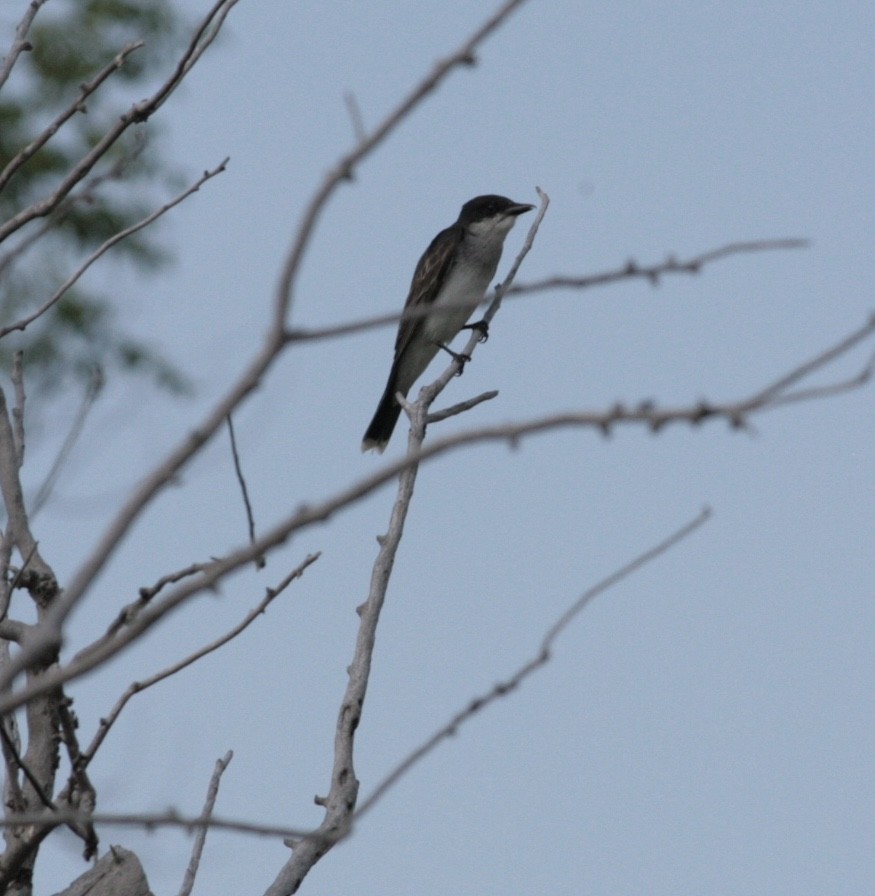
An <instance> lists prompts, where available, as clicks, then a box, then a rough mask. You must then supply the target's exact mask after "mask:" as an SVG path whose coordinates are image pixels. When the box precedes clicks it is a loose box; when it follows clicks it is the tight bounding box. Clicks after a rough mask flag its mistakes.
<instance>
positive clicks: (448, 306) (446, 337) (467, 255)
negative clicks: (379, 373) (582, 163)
mask: <svg viewBox="0 0 875 896" xmlns="http://www.w3.org/2000/svg"><path fill="white" fill-rule="evenodd" d="M533 208H534V206H532V205H527V204H526V203H523V202H513V201H512V200H510V199H507V198H506V197H504V196H493V195H487V196H477V197H475V198H474V199H471V200H469V201H468V202H466V203H465V204H464V205H463V206H462V210H461V211H460V212H459V217H458V218H457V219H456V222H455V223H454V224H452V225H450V226H449V227H447V228H446V229H445V230H442V231H441V232H440V233H439V234H438V235H437V236H436V237H435V238H434V239H433V240H432V241H431V244H430V245H429V247H428V248H427V249H426V250H425V252H424V253H423V255H422V258H420V259H419V262H418V263H417V265H416V270H415V271H414V272H413V281H412V282H411V284H410V293H409V295H408V296H407V301H406V302H405V303H404V311H405V312H408V311H410V310H413V309H426V308H431V309H433V310H432V311H431V312H430V313H429V314H427V315H425V316H423V317H419V316H417V317H410V318H404V319H402V320H401V323H400V324H399V326H398V336H397V337H396V339H395V359H394V360H393V362H392V369H391V370H390V371H389V380H388V382H387V383H386V389H385V391H384V392H383V397H382V398H381V399H380V403H379V405H378V406H377V411H376V413H375V414H374V419H373V420H371V425H370V426H369V427H368V429H367V432H366V433H365V437H364V439H363V441H362V451H368V450H370V449H371V448H376V450H377V451H379V452H382V451H383V449H384V448H385V447H386V445H387V444H388V442H389V438H390V437H391V435H392V431H393V430H394V429H395V424H396V423H397V422H398V416H399V415H400V413H401V405H399V404H398V401H397V399H396V398H395V395H396V393H398V392H400V393H401V394H402V395H405V396H406V395H407V393H408V391H409V390H410V387H411V386H412V385H413V384H414V383H415V382H416V380H417V379H418V378H419V377H420V376H421V374H422V373H423V372H424V371H425V368H426V367H428V365H429V364H430V363H431V360H432V358H434V356H435V355H436V354H437V352H438V349H440V348H446V349H447V351H450V350H449V349H448V348H447V345H446V344H447V343H448V342H450V341H451V340H452V339H453V338H454V337H455V336H456V334H457V333H458V332H459V330H461V329H462V327H463V326H464V325H465V324H466V323H467V321H468V318H469V317H470V316H471V315H472V314H473V313H474V309H475V308H476V307H477V306H478V305H479V304H480V302H481V301H482V300H483V296H484V294H485V292H486V290H487V289H488V288H489V284H490V283H491V282H492V278H493V277H494V276H495V271H496V269H497V268H498V262H499V260H500V258H501V250H502V249H503V248H504V238H505V237H506V236H507V235H508V233H509V232H510V229H511V227H513V225H514V222H515V221H516V219H517V216H518V215H522V214H523V213H525V212H527V211H530V210H531V209H533ZM451 354H453V353H452V352H451Z"/></svg>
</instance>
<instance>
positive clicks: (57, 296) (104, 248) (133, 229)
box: [0, 158, 228, 339]
mask: <svg viewBox="0 0 875 896" xmlns="http://www.w3.org/2000/svg"><path fill="white" fill-rule="evenodd" d="M227 164H228V159H227V158H226V159H225V160H224V161H222V162H221V163H220V164H219V165H217V166H216V167H215V168H213V170H212V171H204V173H203V174H202V175H201V177H200V178H198V180H197V181H195V183H193V184H192V185H191V186H190V187H188V189H186V190H183V192H182V193H180V194H179V195H178V196H176V197H174V198H173V199H171V200H170V202H168V203H167V204H166V205H162V206H161V208H159V209H156V210H155V211H154V212H152V213H151V214H149V215H147V216H146V217H145V218H143V219H142V220H141V221H137V223H136V224H132V225H131V226H130V227H126V228H125V229H124V230H120V231H119V232H118V233H116V234H113V235H112V236H111V237H110V238H109V239H108V240H106V241H105V242H104V243H102V244H101V245H100V246H98V247H97V249H95V250H94V251H93V252H92V253H91V255H89V256H88V258H87V259H85V261H84V262H83V263H82V264H81V265H80V266H79V267H78V268H77V269H76V270H75V271H74V272H73V273H72V274H71V275H70V276H69V277H68V278H67V279H66V280H65V281H64V282H63V283H62V284H61V285H60V286H59V287H58V289H57V290H56V291H55V293H54V294H53V295H52V296H51V297H50V298H49V299H47V300H46V301H45V302H44V303H43V304H42V305H41V306H40V307H39V308H37V309H36V311H34V312H33V313H32V314H28V315H27V316H26V317H23V318H21V320H18V321H16V322H15V323H12V324H9V325H8V326H5V327H2V328H0V339H2V338H3V337H4V336H6V335H7V334H8V333H12V332H13V331H14V330H24V329H25V328H26V327H28V326H29V325H30V324H32V323H33V322H34V321H35V320H36V319H37V318H39V317H42V315H43V314H45V313H46V311H48V310H49V309H50V308H52V307H53V306H54V305H56V304H57V303H58V302H59V301H60V300H61V299H62V298H63V297H64V295H66V293H67V291H68V290H69V289H70V288H71V287H72V286H73V285H74V284H75V283H76V281H77V280H78V279H79V278H80V277H81V276H82V275H83V274H84V273H85V272H86V271H87V270H88V268H90V267H91V265H93V264H94V262H95V261H97V259H98V258H100V257H101V256H102V255H104V254H105V253H106V252H108V251H109V250H110V249H111V248H112V247H113V246H115V245H116V244H117V243H120V242H121V241H122V240H124V239H127V237H129V236H131V235H132V234H134V233H137V232H138V231H140V230H143V228H145V227H148V226H149V225H150V224H151V223H153V222H154V221H156V220H157V219H158V218H160V217H161V216H162V215H163V214H164V213H165V212H168V211H170V209H172V208H173V207H174V206H177V205H179V203H180V202H182V201H183V200H185V199H188V197H189V196H191V194H192V193H196V192H197V191H198V190H199V189H200V188H201V187H202V186H203V185H204V184H205V183H206V182H207V181H208V180H210V179H211V178H213V177H215V176H216V175H217V174H221V173H222V172H223V171H224V170H225V168H226V167H227Z"/></svg>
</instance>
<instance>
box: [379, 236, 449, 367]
mask: <svg viewBox="0 0 875 896" xmlns="http://www.w3.org/2000/svg"><path fill="white" fill-rule="evenodd" d="M463 235H464V231H463V229H462V228H461V227H458V226H455V225H454V226H453V227H447V229H446V230H442V231H441V232H440V233H439V234H438V235H437V236H436V237H435V238H434V239H433V240H432V241H431V243H430V244H429V247H428V248H427V249H426V250H425V252H424V253H423V255H422V258H420V259H419V263H418V264H417V265H416V270H415V271H414V272H413V280H412V281H411V283H410V293H409V294H408V296H407V301H406V302H405V303H404V310H405V311H406V310H407V309H408V308H427V307H428V306H429V305H431V304H432V303H433V302H434V300H435V299H436V298H437V295H438V293H439V292H440V290H441V287H442V286H443V285H444V283H445V282H446V279H447V275H448V274H449V272H450V268H451V267H452V263H453V262H452V260H453V256H454V255H455V251H456V248H457V246H458V245H459V243H460V242H461V241H462V237H463ZM424 321H425V318H424V317H414V318H410V319H409V320H402V321H401V324H400V325H399V327H398V336H397V337H396V339H395V357H396V358H397V357H398V355H400V354H401V352H402V351H403V350H404V348H405V347H406V346H407V344H408V343H409V342H410V340H411V338H412V337H413V334H414V333H415V332H416V330H417V329H418V328H419V327H421V326H422V325H423V322H424Z"/></svg>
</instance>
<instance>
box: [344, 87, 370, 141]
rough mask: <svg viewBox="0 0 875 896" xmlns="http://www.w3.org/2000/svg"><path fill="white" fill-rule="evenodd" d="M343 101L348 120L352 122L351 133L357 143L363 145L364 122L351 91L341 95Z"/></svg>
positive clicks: (364, 137) (364, 138) (365, 133)
mask: <svg viewBox="0 0 875 896" xmlns="http://www.w3.org/2000/svg"><path fill="white" fill-rule="evenodd" d="M343 101H344V102H345V103H346V109H347V112H349V119H350V121H351V122H352V133H353V136H354V137H355V139H356V142H358V143H364V142H365V140H366V139H367V131H366V130H365V120H364V119H363V118H362V110H361V109H360V108H359V104H358V100H356V98H355V94H354V93H353V92H352V91H351V90H347V91H346V92H345V93H344V94H343Z"/></svg>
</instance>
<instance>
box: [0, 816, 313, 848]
mask: <svg viewBox="0 0 875 896" xmlns="http://www.w3.org/2000/svg"><path fill="white" fill-rule="evenodd" d="M62 824H94V825H109V826H113V827H124V828H144V829H145V830H147V831H148V830H154V829H155V828H185V829H186V830H187V831H197V830H200V829H210V830H217V831H232V832H234V833H237V834H253V835H255V836H257V837H281V838H283V839H286V840H288V839H297V838H299V837H303V836H304V835H305V834H306V833H307V832H306V830H304V829H303V828H289V827H280V826H279V825H271V824H256V823H253V822H248V821H240V820H239V819H235V818H219V817H217V816H215V815H213V816H211V817H209V818H204V816H203V815H202V814H201V815H183V814H181V813H180V812H177V811H175V810H173V809H170V810H169V811H167V812H155V813H150V812H143V813H137V812H94V813H93V814H90V815H89V814H88V813H86V812H77V811H76V810H75V809H58V810H57V811H56V812H50V811H48V810H47V811H46V812H22V813H19V814H16V815H9V816H7V817H6V818H3V819H0V827H14V826H17V825H28V826H33V827H34V828H35V829H36V830H41V831H42V830H45V833H50V832H51V830H52V829H54V828H56V827H58V826H59V825H62ZM46 829H47V830H46ZM43 837H45V834H43Z"/></svg>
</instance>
